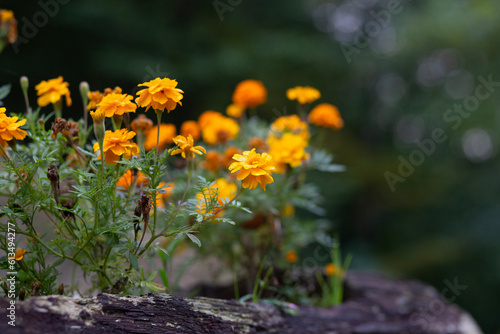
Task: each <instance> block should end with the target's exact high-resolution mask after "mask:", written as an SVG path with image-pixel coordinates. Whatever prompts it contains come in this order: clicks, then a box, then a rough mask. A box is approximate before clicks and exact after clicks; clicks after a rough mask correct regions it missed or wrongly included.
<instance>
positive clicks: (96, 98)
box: [87, 90, 104, 111]
mask: <svg viewBox="0 0 500 334" xmlns="http://www.w3.org/2000/svg"><path fill="white" fill-rule="evenodd" d="M103 97H104V94H102V93H101V92H100V91H98V90H96V91H93V92H88V93H87V98H88V99H89V103H88V104H87V110H89V111H90V110H93V109H95V108H96V107H97V104H98V103H99V102H101V100H102V98H103Z"/></svg>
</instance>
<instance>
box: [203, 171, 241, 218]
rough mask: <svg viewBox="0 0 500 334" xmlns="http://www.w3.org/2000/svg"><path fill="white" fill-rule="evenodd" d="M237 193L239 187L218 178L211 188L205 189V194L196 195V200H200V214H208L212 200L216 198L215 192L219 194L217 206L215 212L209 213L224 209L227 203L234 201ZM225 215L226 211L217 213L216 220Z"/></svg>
mask: <svg viewBox="0 0 500 334" xmlns="http://www.w3.org/2000/svg"><path fill="white" fill-rule="evenodd" d="M237 191H238V187H237V186H236V183H234V182H229V181H227V180H226V179H224V178H218V179H217V180H215V182H214V183H213V184H212V185H211V186H210V188H208V189H205V190H204V192H203V193H198V194H197V195H196V199H197V200H198V212H199V213H201V214H205V213H207V208H208V206H209V201H210V198H211V197H213V196H215V192H217V206H215V207H214V208H213V211H211V212H209V213H214V212H216V211H217V210H219V209H220V208H221V207H223V206H224V204H225V203H227V202H229V201H230V200H232V199H233V198H234V196H235V195H236V192H237ZM223 214H224V210H221V211H219V212H218V213H217V215H215V218H219V217H222V215H223Z"/></svg>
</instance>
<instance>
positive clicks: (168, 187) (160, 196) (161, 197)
mask: <svg viewBox="0 0 500 334" xmlns="http://www.w3.org/2000/svg"><path fill="white" fill-rule="evenodd" d="M162 187H164V188H163V189H160V188H162ZM174 188H175V185H174V184H173V183H165V182H163V181H162V182H160V184H158V188H157V189H160V190H159V191H158V192H157V193H156V206H157V207H159V208H165V201H166V200H168V199H169V198H170V197H172V193H173V192H174Z"/></svg>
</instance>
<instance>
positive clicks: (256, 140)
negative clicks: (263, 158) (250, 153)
mask: <svg viewBox="0 0 500 334" xmlns="http://www.w3.org/2000/svg"><path fill="white" fill-rule="evenodd" d="M248 148H249V149H252V148H255V149H256V150H257V152H259V153H262V152H266V151H268V150H269V146H267V144H266V141H265V140H264V138H261V137H252V138H250V140H249V141H248Z"/></svg>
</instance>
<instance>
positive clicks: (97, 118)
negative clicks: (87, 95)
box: [90, 108, 106, 124]
mask: <svg viewBox="0 0 500 334" xmlns="http://www.w3.org/2000/svg"><path fill="white" fill-rule="evenodd" d="M90 116H92V120H93V121H94V122H95V123H101V122H103V121H104V118H106V114H105V113H104V110H103V109H101V108H98V109H97V110H91V111H90ZM103 124H104V123H103Z"/></svg>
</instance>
